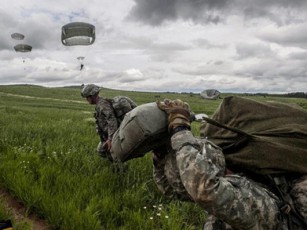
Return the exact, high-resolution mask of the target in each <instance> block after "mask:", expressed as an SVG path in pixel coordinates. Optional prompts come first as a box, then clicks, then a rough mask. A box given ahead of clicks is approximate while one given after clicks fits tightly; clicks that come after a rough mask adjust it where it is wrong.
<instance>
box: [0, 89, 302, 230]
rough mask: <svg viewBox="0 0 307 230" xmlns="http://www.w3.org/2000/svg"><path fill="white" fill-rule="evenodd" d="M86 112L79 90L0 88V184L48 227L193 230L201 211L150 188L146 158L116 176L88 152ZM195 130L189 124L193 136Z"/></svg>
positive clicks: (208, 104)
mask: <svg viewBox="0 0 307 230" xmlns="http://www.w3.org/2000/svg"><path fill="white" fill-rule="evenodd" d="M102 94H103V95H104V96H106V97H113V96H115V95H127V96H129V97H131V98H132V99H134V100H135V101H136V102H137V103H138V104H143V103H147V102H152V101H155V100H157V99H163V98H170V99H175V98H181V99H183V100H185V101H187V102H189V104H190V106H191V108H192V110H193V111H194V112H197V113H198V112H204V113H207V114H209V115H210V114H212V113H213V112H214V110H215V109H216V108H217V106H218V104H219V103H220V100H217V101H205V100H203V99H201V98H200V97H199V96H198V95H196V94H195V95H192V96H191V95H190V94H171V93H169V94H166V93H165V94H162V93H161V94H157V93H142V92H121V91H112V90H108V89H104V90H103V91H102ZM20 95H22V96H20ZM157 95H159V96H160V97H157ZM24 96H30V97H24ZM46 98H47V99H46ZM260 99H261V100H262V98H259V100H260ZM267 100H275V98H267ZM292 102H293V100H291V103H292ZM294 102H295V103H298V104H303V105H305V103H306V101H304V99H300V100H299V99H298V100H296V101H294ZM93 109H94V107H93V106H90V105H88V104H86V103H85V102H84V99H82V98H81V97H80V89H79V88H73V87H72V88H43V87H37V86H0V112H1V117H0V127H1V128H0V129H1V133H0V185H1V186H2V187H5V188H7V189H8V190H9V191H10V192H11V193H12V194H14V195H15V196H17V197H18V198H19V199H20V200H22V201H23V203H24V204H25V205H26V207H27V208H28V210H29V213H31V212H34V213H36V214H37V215H38V216H40V217H41V218H44V219H45V220H46V221H48V223H49V224H50V225H51V226H52V228H53V229H65V230H66V229H67V230H71V229H91V230H92V229H108V230H109V229H140V230H143V229H162V230H163V229H174V230H176V229H180V230H181V229H201V226H202V224H203V222H204V221H205V218H206V214H205V212H204V211H203V210H202V209H200V208H199V207H198V206H197V205H195V204H193V203H185V202H179V201H176V200H169V199H166V198H165V197H163V196H162V195H161V194H160V192H159V191H158V190H157V188H156V186H155V184H154V182H153V179H152V160H151V155H150V153H148V154H147V155H146V156H145V157H143V158H139V159H135V160H132V161H129V162H127V163H125V167H126V168H127V171H124V172H115V171H114V168H113V167H112V165H110V163H109V162H107V161H106V160H104V159H102V158H100V157H99V156H98V155H97V154H96V152H95V149H96V145H97V144H98V141H99V139H98V137H97V135H96V134H95V130H94V126H95V125H94V121H93V119H92V111H93ZM198 127H199V124H198V123H193V131H194V132H195V133H196V135H197V134H198V133H197V131H196V130H197V128H198ZM0 211H1V206H0Z"/></svg>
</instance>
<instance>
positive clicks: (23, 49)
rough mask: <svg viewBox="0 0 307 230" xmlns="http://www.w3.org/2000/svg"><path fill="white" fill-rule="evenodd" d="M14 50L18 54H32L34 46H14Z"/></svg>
mask: <svg viewBox="0 0 307 230" xmlns="http://www.w3.org/2000/svg"><path fill="white" fill-rule="evenodd" d="M14 49H15V51H16V52H22V53H25V52H31V50H32V46H30V45H27V44H18V45H16V46H14Z"/></svg>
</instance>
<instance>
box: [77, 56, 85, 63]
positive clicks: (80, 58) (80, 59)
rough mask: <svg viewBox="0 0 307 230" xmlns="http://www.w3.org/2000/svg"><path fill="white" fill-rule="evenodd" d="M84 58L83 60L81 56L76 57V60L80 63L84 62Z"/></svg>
mask: <svg viewBox="0 0 307 230" xmlns="http://www.w3.org/2000/svg"><path fill="white" fill-rule="evenodd" d="M84 58H85V57H82V56H80V57H77V59H78V60H79V61H80V62H82V61H83V60H84Z"/></svg>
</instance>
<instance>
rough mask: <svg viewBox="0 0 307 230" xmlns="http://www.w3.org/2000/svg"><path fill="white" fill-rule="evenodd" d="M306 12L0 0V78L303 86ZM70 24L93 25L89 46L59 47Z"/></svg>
mask: <svg viewBox="0 0 307 230" xmlns="http://www.w3.org/2000/svg"><path fill="white" fill-rule="evenodd" d="M306 12H307V1H306V0H257V1H255V0H120V1H115V0H10V1H2V2H1V5H0V29H1V33H0V85H6V84H37V85H43V86H48V87H53V86H67V85H79V84H83V83H85V84H87V83H96V84H99V85H100V86H103V87H107V88H113V89H123V90H136V91H172V92H200V91H202V90H204V89H209V88H214V89H218V90H219V91H221V92H268V93H285V92H298V91H299V92H307V13H306ZM70 22H86V23H90V24H93V25H95V27H96V40H95V42H94V44H92V45H90V46H64V45H63V44H62V43H61V28H62V26H63V25H65V24H67V23H70ZM15 32H18V33H22V34H24V35H25V39H24V40H22V41H18V40H14V39H12V38H11V34H12V33H15ZM18 43H26V44H29V45H31V46H32V47H33V49H32V52H30V53H20V52H15V50H14V48H13V47H14V46H15V45H16V44H18ZM79 56H83V57H85V59H84V60H83V62H84V65H85V67H84V69H83V70H82V71H80V62H79V60H77V57H79ZM23 60H25V62H23Z"/></svg>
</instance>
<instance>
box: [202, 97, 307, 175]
mask: <svg viewBox="0 0 307 230" xmlns="http://www.w3.org/2000/svg"><path fill="white" fill-rule="evenodd" d="M298 107H299V106H293V105H288V104H283V103H277V102H257V101H254V100H251V99H247V98H241V97H234V96H230V97H226V98H224V99H223V101H222V103H221V104H220V106H219V108H218V109H217V110H216V111H215V113H214V114H213V115H212V117H211V118H212V119H210V118H206V117H204V118H203V119H204V120H206V121H207V122H208V123H205V124H204V125H203V126H202V127H201V132H200V133H201V136H202V137H204V138H207V139H209V140H211V141H213V142H214V143H215V144H216V145H218V146H220V147H221V148H222V149H223V153H224V155H225V158H226V164H227V167H228V168H229V169H231V170H232V171H234V172H236V171H237V170H238V171H241V172H242V171H245V172H252V173H256V174H262V175H267V174H282V173H303V174H306V173H307V125H306V124H307V111H306V110H304V109H302V108H298Z"/></svg>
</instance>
